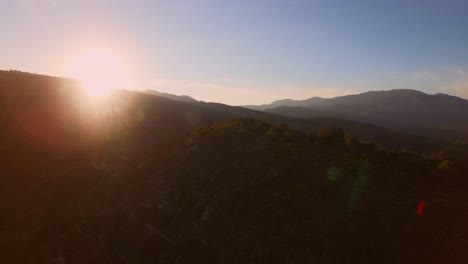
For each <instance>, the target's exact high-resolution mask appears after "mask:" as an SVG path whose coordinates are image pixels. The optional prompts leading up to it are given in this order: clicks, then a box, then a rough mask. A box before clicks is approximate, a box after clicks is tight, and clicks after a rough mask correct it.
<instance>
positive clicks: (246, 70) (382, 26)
mask: <svg viewBox="0 0 468 264" xmlns="http://www.w3.org/2000/svg"><path fill="white" fill-rule="evenodd" d="M467 14H468V1H463V0H460V1H457V0H440V1H431V0H425V1H417V0H405V1H403V0H388V1H380V0H363V1H351V0H343V1H333V0H326V1H325V0H309V1H305V0H284V1H280V0H232V1H226V0H219V1H214V0H212V1H210V0H198V1H196V0H185V1H182V0H172V1H165V0H153V1H150V0H133V1H124V0H79V1H78V0H0V69H3V70H8V69H16V70H21V71H29V72H35V73H41V74H48V75H54V76H65V77H70V76H67V72H66V71H65V69H64V68H65V66H64V65H65V64H66V62H67V61H68V60H69V59H70V58H71V57H73V56H76V54H79V53H80V51H81V50H83V49H85V48H86V49H93V48H95V47H98V48H101V49H102V48H104V49H109V50H112V51H113V52H114V53H116V54H118V56H121V57H122V61H125V63H127V64H128V65H130V67H131V69H132V74H133V76H134V79H135V80H137V81H135V84H134V87H132V89H135V90H143V89H154V90H158V91H161V92H169V93H173V94H187V95H191V96H193V97H194V98H196V99H199V100H204V101H215V102H222V103H227V104H232V105H244V104H263V103H269V102H272V101H274V100H277V99H282V98H292V99H305V98H309V97H312V96H321V97H334V96H340V95H346V94H353V93H359V92H364V91H369V90H389V89H415V90H420V91H423V92H426V93H431V94H432V93H439V92H440V93H447V94H451V95H456V96H460V97H464V98H468V15H467Z"/></svg>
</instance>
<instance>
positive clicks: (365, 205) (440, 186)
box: [0, 120, 468, 263]
mask: <svg viewBox="0 0 468 264" xmlns="http://www.w3.org/2000/svg"><path fill="white" fill-rule="evenodd" d="M5 150H6V151H9V150H11V149H8V148H6V149H5ZM3 153H4V152H3ZM23 154H26V157H29V158H27V159H26V158H20V157H21V155H23ZM114 154H115V153H112V152H110V153H104V154H103V155H102V156H101V157H100V158H99V159H97V160H94V161H92V160H87V158H81V159H73V160H71V159H67V158H61V157H60V156H59V155H53V154H50V155H49V156H47V157H46V156H43V155H38V154H35V153H30V152H25V153H17V155H18V156H16V157H15V158H13V159H14V160H21V161H22V163H23V164H22V165H23V169H22V170H20V171H17V170H16V169H13V168H14V167H12V166H14V165H13V164H10V163H6V164H5V163H3V164H2V165H1V167H2V169H3V170H4V171H10V172H12V173H18V175H16V176H17V177H18V176H21V177H22V178H23V179H26V178H27V179H29V180H30V181H29V183H28V185H26V186H27V187H28V188H27V189H26V190H27V192H19V190H21V191H22V190H24V188H25V187H24V186H25V185H22V183H15V182H9V183H8V184H7V185H6V186H8V188H6V187H3V186H4V185H2V187H3V188H4V189H6V190H8V191H9V193H10V194H11V195H10V196H8V197H7V198H8V203H7V202H6V201H5V199H2V203H0V206H1V207H0V209H1V210H0V211H1V212H2V214H3V215H2V216H3V217H2V218H0V219H1V220H0V246H1V247H2V252H3V253H2V254H0V262H2V263H51V262H62V263H63V262H64V263H377V262H378V263H419V262H423V263H447V262H449V263H463V262H464V261H466V258H465V256H466V254H465V251H466V246H468V245H467V244H466V241H467V240H466V239H467V238H468V233H467V232H466V231H467V230H466V227H465V224H464V221H463V220H464V219H466V217H467V216H466V213H465V212H466V211H467V209H468V208H466V205H467V204H468V203H467V202H466V198H465V195H464V189H465V188H464V187H463V186H466V180H465V179H464V177H463V176H464V175H463V173H462V172H460V171H457V167H456V164H453V165H451V166H450V167H452V168H450V167H447V166H440V164H441V163H443V161H441V160H438V159H429V158H424V157H421V156H417V155H412V154H408V153H396V152H383V151H380V150H378V149H376V148H374V147H373V146H372V145H368V144H361V143H358V142H350V143H349V144H346V143H344V142H343V139H342V138H340V137H334V136H332V135H328V136H327V135H322V136H320V137H317V136H315V135H314V134H310V133H303V132H299V131H294V130H290V129H287V128H285V127H284V126H281V127H280V126H274V125H271V124H268V123H264V122H261V121H256V120H232V121H225V122H221V123H216V124H214V125H212V126H208V127H204V128H201V129H200V130H198V131H197V132H194V133H192V134H190V135H188V136H187V137H185V138H184V139H183V140H179V141H177V142H174V143H173V144H172V145H170V146H166V147H164V148H160V149H158V151H154V152H153V154H152V155H151V156H146V157H145V158H141V157H136V156H131V155H130V156H128V157H127V158H126V159H121V158H120V157H119V156H116V155H114ZM2 155H3V156H2V158H6V156H7V155H5V154H2ZM2 194H4V192H2ZM4 197H5V196H4ZM10 197H12V198H16V199H10ZM25 198H28V199H25ZM33 198H34V199H33ZM421 201H424V202H425V203H426V208H425V209H424V211H423V213H422V215H418V214H417V211H416V208H417V206H418V204H419V203H420V202H421ZM24 252H27V254H24Z"/></svg>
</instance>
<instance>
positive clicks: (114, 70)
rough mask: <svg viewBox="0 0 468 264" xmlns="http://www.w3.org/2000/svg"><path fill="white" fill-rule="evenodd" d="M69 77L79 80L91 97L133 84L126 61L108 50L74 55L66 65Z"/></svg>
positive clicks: (103, 94)
mask: <svg viewBox="0 0 468 264" xmlns="http://www.w3.org/2000/svg"><path fill="white" fill-rule="evenodd" d="M67 74H68V75H69V76H70V77H73V78H76V79H78V80H80V81H81V83H82V85H83V88H84V89H85V90H86V92H87V93H88V95H89V96H90V97H92V98H101V97H103V96H106V95H108V94H109V93H110V92H111V91H112V90H114V89H130V88H132V85H133V79H132V73H131V69H130V67H129V65H128V63H125V61H124V60H123V59H122V57H121V56H118V54H115V53H113V52H111V51H108V50H90V51H86V52H81V53H79V54H77V55H76V56H74V57H73V58H72V59H71V60H70V62H69V65H68V67H67Z"/></svg>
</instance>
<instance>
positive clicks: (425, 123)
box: [247, 89, 468, 140]
mask: <svg viewBox="0 0 468 264" xmlns="http://www.w3.org/2000/svg"><path fill="white" fill-rule="evenodd" d="M281 104H283V105H281ZM247 107H248V108H251V109H259V108H260V109H262V110H263V111H266V112H270V113H275V114H279V115H284V116H290V117H295V118H310V117H317V116H326V117H340V118H344V119H349V120H354V121H359V122H364V123H369V124H374V125H378V126H383V127H387V128H390V129H394V130H399V131H402V132H407V133H408V132H409V133H416V134H421V135H430V136H434V137H443V138H450V139H455V140H456V139H467V138H468V133H467V132H468V100H465V99H462V98H459V97H456V96H451V95H446V94H440V93H439V94H434V95H429V94H426V93H423V92H420V91H415V90H409V89H397V90H390V91H370V92H365V93H361V94H355V95H347V96H340V97H334V98H330V99H323V98H320V99H317V98H316V97H312V98H310V99H306V100H298V101H294V100H279V101H275V102H273V103H272V104H269V105H262V106H256V107H251V106H247ZM293 107H295V108H293Z"/></svg>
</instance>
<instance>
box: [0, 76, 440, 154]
mask: <svg viewBox="0 0 468 264" xmlns="http://www.w3.org/2000/svg"><path fill="white" fill-rule="evenodd" d="M0 89H1V90H0V92H1V98H0V99H2V100H3V103H2V104H1V105H0V109H1V110H2V112H3V113H5V114H6V113H9V116H8V121H5V122H7V124H9V125H8V126H5V128H8V127H10V128H11V129H14V131H15V133H16V134H17V132H16V131H21V133H22V135H23V136H24V138H26V140H30V141H34V142H36V144H39V145H43V144H47V145H49V148H52V149H53V148H55V147H59V148H64V147H66V148H69V149H71V150H72V149H77V148H82V146H83V145H86V144H87V145H90V144H91V145H92V144H94V143H95V142H101V143H102V144H104V143H103V142H106V141H108V140H111V141H112V142H113V141H115V142H114V143H115V144H116V146H120V145H119V144H120V143H122V142H126V143H125V144H126V147H130V146H131V147H133V148H153V147H158V146H160V145H163V144H167V143H170V142H171V141H173V140H175V139H177V138H178V137H181V136H183V135H184V134H185V133H187V132H189V131H191V130H192V129H194V128H198V127H201V126H204V125H208V124H211V123H213V122H216V121H223V120H228V119H232V118H252V119H258V120H263V121H268V122H272V123H274V124H278V125H279V124H286V125H288V126H290V127H291V128H294V129H300V130H303V131H318V130H319V129H320V128H321V127H324V126H327V127H338V128H343V129H344V130H345V132H346V133H348V134H353V133H354V134H356V135H357V136H360V137H361V138H362V139H364V140H368V141H372V142H374V143H376V144H378V145H380V146H383V147H388V148H393V149H408V150H413V151H425V152H431V151H435V150H438V149H441V148H443V147H444V146H446V144H445V143H444V142H442V141H437V140H432V139H427V138H424V137H417V136H413V135H409V134H404V133H401V132H394V131H392V130H388V129H383V128H380V127H377V126H372V125H367V124H365V123H360V122H353V121H349V120H345V119H342V118H311V119H307V120H304V119H296V118H289V117H284V116H280V115H277V114H272V113H267V112H261V111H254V110H251V109H246V108H242V107H235V106H228V105H224V104H218V103H205V102H191V103H186V102H180V101H176V100H172V99H169V98H166V97H160V96H152V95H147V94H144V93H138V92H131V91H115V92H114V93H113V94H112V96H111V98H110V99H109V100H107V103H106V105H100V106H99V105H98V106H92V105H91V106H90V105H89V104H87V103H86V102H87V101H86V100H84V98H82V97H83V91H81V90H80V88H79V87H78V84H77V83H75V82H74V81H73V80H68V79H60V78H53V77H47V76H41V75H32V74H28V73H21V72H0ZM96 107H97V108H96ZM96 110H98V111H96ZM102 117H105V118H106V120H100V119H101V118H102ZM124 121H125V122H124ZM123 138H125V139H128V140H127V141H124V140H122V139H123ZM129 140H130V141H129ZM116 142H120V143H119V144H117V143H116ZM129 142H132V143H129ZM149 142H151V143H149ZM122 144H123V143H122ZM134 151H136V150H134Z"/></svg>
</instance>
